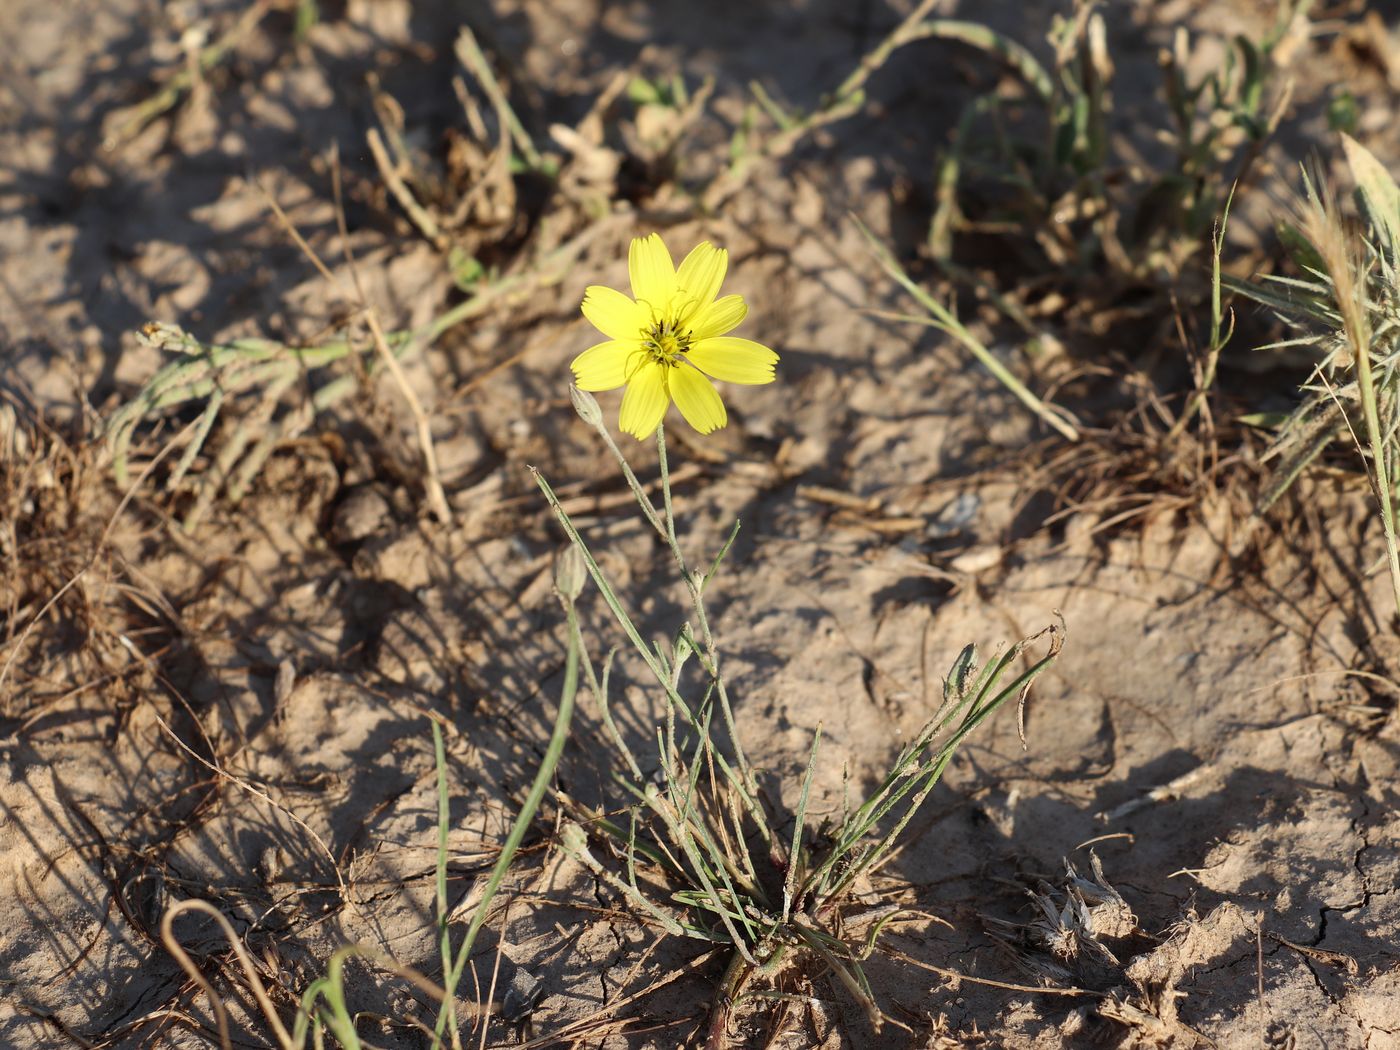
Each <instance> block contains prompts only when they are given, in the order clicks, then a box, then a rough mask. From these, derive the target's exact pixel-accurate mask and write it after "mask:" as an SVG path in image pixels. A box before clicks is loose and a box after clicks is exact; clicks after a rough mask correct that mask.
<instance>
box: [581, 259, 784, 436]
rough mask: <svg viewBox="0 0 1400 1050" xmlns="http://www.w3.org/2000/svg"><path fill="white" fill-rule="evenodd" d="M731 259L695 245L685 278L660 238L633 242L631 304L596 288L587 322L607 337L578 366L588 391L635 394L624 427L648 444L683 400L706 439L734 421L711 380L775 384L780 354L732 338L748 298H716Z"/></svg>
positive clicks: (587, 305)
mask: <svg viewBox="0 0 1400 1050" xmlns="http://www.w3.org/2000/svg"><path fill="white" fill-rule="evenodd" d="M728 265H729V253H728V252H726V251H725V250H724V249H723V248H716V247H715V246H714V245H712V244H711V243H710V242H709V241H705V242H704V243H702V244H698V245H696V247H695V248H694V249H693V250H692V251H691V253H690V254H689V255H687V256H686V257H685V259H684V260H683V261H682V262H681V266H680V269H679V270H677V269H676V267H675V265H674V264H673V263H672V262H671V253H670V252H668V251H667V250H666V245H665V244H664V243H662V240H661V236H660V234H656V233H653V234H652V235H651V236H649V237H639V238H637V239H636V240H634V241H633V242H632V249H631V251H630V252H629V253H628V257H627V269H628V271H629V273H630V275H631V278H632V298H631V299H629V298H628V297H627V296H625V295H623V294H622V293H621V292H619V291H616V290H615V289H612V288H605V287H603V286H602V285H597V284H595V285H590V286H589V288H588V290H587V292H586V294H585V295H584V297H583V316H584V317H586V318H588V320H589V321H591V322H592V323H593V326H594V327H595V328H597V329H598V330H599V331H600V332H602V333H603V334H604V335H605V336H607V337H608V341H607V342H606V343H599V344H598V345H597V346H594V347H590V348H589V349H587V350H585V351H584V352H583V353H581V354H579V355H578V357H576V358H574V360H573V362H572V364H571V365H570V366H569V367H571V368H572V369H573V370H574V376H575V378H576V380H577V383H578V387H579V389H580V390H613V389H615V388H617V387H620V386H624V385H625V386H626V387H627V391H626V393H624V394H623V395H622V416H621V419H620V420H619V424H620V425H621V427H622V429H623V430H624V431H626V432H627V433H629V434H631V435H633V436H634V437H637V438H645V437H648V436H649V435H651V434H654V433H655V432H656V428H657V427H658V426H660V425H661V419H662V417H663V416H665V415H666V408H667V406H669V405H670V403H671V402H672V401H673V400H674V401H675V402H676V407H677V408H679V409H680V410H681V415H683V416H684V417H685V420H686V422H687V423H689V424H690V425H691V426H693V427H694V428H695V429H696V430H698V431H700V433H702V434H708V433H710V432H711V431H712V430H718V429H719V428H720V427H722V426H724V424H725V423H726V422H728V420H729V417H728V414H727V413H726V412H725V410H724V402H723V401H721V400H720V397H719V393H718V392H717V391H716V390H715V388H714V385H713V384H712V383H711V382H710V378H707V377H712V378H714V379H721V380H724V381H725V382H727V383H749V384H759V383H771V382H772V381H773V378H774V373H773V368H774V366H775V365H776V364H777V361H778V355H777V354H775V353H774V352H773V351H772V350H770V349H768V347H766V346H764V345H763V344H762V343H756V342H754V341H753V340H752V339H740V338H738V337H736V336H732V335H728V334H727V333H729V332H731V331H733V330H734V329H735V328H736V327H738V325H739V322H740V321H742V320H743V319H744V315H745V314H747V313H748V312H749V308H748V307H747V306H745V305H744V298H743V296H740V295H726V296H725V297H724V298H723V299H720V298H717V296H718V295H719V286H720V284H721V283H722V282H723V281H724V271H725V269H726V267H728Z"/></svg>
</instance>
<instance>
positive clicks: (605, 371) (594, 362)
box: [569, 339, 641, 390]
mask: <svg viewBox="0 0 1400 1050" xmlns="http://www.w3.org/2000/svg"><path fill="white" fill-rule="evenodd" d="M640 352H641V348H640V346H639V345H638V343H637V340H635V339H612V340H609V341H608V342H606V343H599V344H598V345H597V346H590V347H589V348H588V349H587V350H585V351H584V352H583V353H581V354H579V355H578V357H576V358H574V359H573V360H572V361H571V362H569V367H570V368H572V369H573V370H574V376H575V378H576V380H577V383H578V388H579V389H580V390H615V389H617V388H618V387H620V386H621V385H622V384H623V383H625V382H627V362H628V359H629V358H630V357H631V356H632V355H633V354H635V353H640Z"/></svg>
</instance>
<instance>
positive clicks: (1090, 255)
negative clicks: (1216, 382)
mask: <svg viewBox="0 0 1400 1050" xmlns="http://www.w3.org/2000/svg"><path fill="white" fill-rule="evenodd" d="M1310 6H1311V5H1310V2H1309V0H1294V2H1290V3H1285V4H1282V5H1280V10H1279V14H1278V17H1277V20H1276V23H1275V25H1274V28H1273V29H1272V30H1271V31H1270V32H1269V33H1268V34H1266V35H1265V36H1264V38H1263V39H1261V40H1257V41H1256V40H1250V39H1249V38H1247V37H1245V36H1242V35H1237V36H1235V37H1234V38H1233V39H1230V40H1228V41H1220V42H1218V43H1219V46H1221V47H1222V49H1223V53H1224V57H1223V59H1222V61H1221V62H1220V63H1218V64H1217V65H1215V66H1214V67H1212V68H1211V69H1210V70H1209V71H1207V72H1206V73H1204V74H1203V75H1201V76H1199V77H1196V78H1193V77H1192V76H1191V75H1190V74H1189V73H1188V72H1187V70H1188V66H1189V65H1190V63H1191V59H1192V55H1193V51H1194V49H1195V47H1196V44H1195V43H1193V41H1192V40H1191V38H1190V36H1189V34H1188V33H1187V31H1186V30H1185V29H1184V28H1181V29H1178V30H1177V32H1176V34H1175V36H1174V38H1173V41H1172V46H1171V47H1170V48H1169V49H1167V50H1164V51H1163V53H1162V55H1161V57H1160V65H1161V68H1162V73H1163V84H1162V89H1161V93H1160V100H1161V106H1160V108H1159V112H1160V117H1161V119H1160V122H1159V123H1158V124H1156V125H1151V124H1149V125H1148V127H1146V128H1144V129H1143V131H1142V133H1138V132H1136V131H1134V132H1133V133H1125V134H1120V133H1115V132H1114V131H1113V129H1112V122H1111V113H1112V109H1113V80H1114V73H1115V69H1114V62H1113V58H1112V55H1111V53H1110V47H1109V42H1108V32H1107V26H1106V22H1105V17H1104V14H1103V13H1102V11H1101V10H1100V9H1099V8H1100V5H1099V4H1098V3H1097V0H1076V3H1075V5H1074V10H1073V13H1072V14H1071V15H1070V16H1068V17H1056V18H1055V19H1054V20H1053V22H1052V24H1051V28H1050V31H1049V34H1048V43H1049V45H1050V48H1051V50H1052V55H1053V61H1052V63H1051V64H1049V65H1046V64H1043V63H1042V62H1040V61H1039V60H1038V59H1037V58H1036V57H1035V55H1034V54H1033V53H1032V52H1031V51H1030V50H1029V49H1028V48H1027V47H1025V46H1023V45H1022V44H1021V43H1020V42H1019V41H1016V40H1013V39H1010V38H1008V37H1006V36H1004V35H1002V34H999V33H997V32H995V31H993V30H991V29H990V28H988V27H986V26H982V25H978V24H976V23H973V22H967V21H958V20H951V19H929V20H927V21H924V22H922V23H921V24H920V25H919V27H918V28H917V34H918V35H919V36H921V37H926V38H933V39H941V40H948V41H956V42H957V43H959V44H961V45H963V46H966V47H971V48H974V49H976V50H978V51H980V52H982V53H984V54H985V55H987V56H988V57H990V58H992V59H994V60H995V61H996V62H997V63H998V64H1000V65H1001V66H1003V67H1005V68H1006V69H1007V70H1008V71H1009V72H1010V73H1011V74H1012V78H1011V83H1013V84H1015V85H1016V86H1015V87H1012V88H1009V89H1008V88H1007V87H1006V86H1004V85H1003V86H999V87H998V89H997V90H996V91H994V92H992V93H989V94H985V95H981V96H979V97H977V98H975V99H973V100H972V101H971V102H970V103H969V104H968V105H967V106H966V107H965V109H964V111H963V113H962V115H961V117H960V119H959V121H958V124H957V127H956V130H955V132H954V136H953V142H952V144H951V146H950V147H949V149H948V150H947V151H946V152H945V154H944V155H943V157H942V158H941V160H940V162H939V164H938V166H937V169H936V171H935V175H934V186H933V194H934V201H933V212H932V216H931V218H930V221H929V227H928V233H927V237H926V240H925V245H924V249H925V252H926V254H927V257H928V259H929V260H930V261H931V262H932V263H933V264H934V266H935V267H936V268H937V269H938V270H939V271H941V272H942V273H943V274H944V275H946V276H947V277H948V278H950V279H951V280H952V282H953V283H954V284H956V285H959V286H962V287H964V288H967V289H970V290H972V291H974V292H975V293H976V294H977V295H978V296H979V297H981V298H982V299H983V300H985V301H986V302H987V303H988V304H990V305H991V307H993V308H994V309H995V311H996V312H997V313H998V314H999V315H1000V317H1001V318H1002V319H1004V320H1005V321H1006V322H1008V323H1009V324H1010V325H1011V326H1013V327H1014V328H1015V329H1016V330H1017V331H1018V332H1019V333H1020V335H1021V336H1022V337H1023V342H1024V347H1025V350H1026V352H1027V353H1028V355H1029V356H1030V357H1032V358H1036V357H1040V356H1043V355H1044V354H1046V353H1048V352H1050V351H1055V350H1057V349H1059V348H1061V347H1062V346H1063V345H1064V342H1065V340H1064V339H1063V338H1062V335H1063V334H1064V333H1065V332H1070V333H1075V334H1082V335H1085V336H1088V337H1098V336H1102V335H1103V334H1104V333H1105V332H1107V331H1108V330H1110V329H1113V328H1119V327H1121V325H1122V324H1124V323H1131V322H1136V321H1149V322H1150V321H1151V320H1152V319H1154V318H1161V317H1170V316H1172V314H1173V313H1174V312H1176V311H1177V310H1179V309H1180V308H1182V307H1184V308H1185V309H1187V310H1188V311H1190V310H1194V308H1195V307H1196V306H1197V305H1198V304H1200V303H1203V302H1204V300H1205V298H1206V297H1207V296H1208V295H1209V296H1214V297H1215V301H1214V304H1213V305H1214V306H1215V308H1216V309H1215V312H1216V314H1217V315H1218V314H1219V309H1218V307H1219V302H1218V286H1219V282H1218V279H1216V280H1214V281H1212V283H1211V286H1210V288H1207V287H1206V286H1205V285H1204V284H1203V283H1202V282H1201V281H1200V280H1198V279H1196V277H1195V272H1194V269H1193V267H1194V264H1195V263H1196V262H1197V261H1198V260H1199V258H1200V256H1201V255H1202V254H1203V253H1204V252H1207V251H1211V250H1212V249H1214V251H1215V252H1216V254H1217V256H1218V253H1219V245H1218V243H1216V237H1214V236H1213V235H1212V234H1213V231H1214V230H1215V227H1216V223H1217V220H1218V219H1219V217H1220V216H1221V214H1222V213H1223V212H1224V210H1225V208H1226V206H1227V202H1228V200H1229V198H1230V197H1231V195H1232V194H1233V193H1234V192H1235V191H1236V189H1237V188H1239V187H1242V186H1245V185H1247V184H1248V182H1249V180H1250V178H1251V175H1252V172H1253V170H1254V166H1255V162H1256V160H1257V159H1258V157H1259V155H1260V153H1261V151H1262V150H1263V148H1264V147H1265V145H1266V144H1267V143H1268V141H1269V139H1270V137H1271V136H1272V135H1273V133H1274V131H1275V130H1276V129H1277V127H1278V125H1279V122H1280V121H1281V120H1282V118H1283V115H1284V113H1285V111H1286V107H1287V104H1288V100H1289V97H1290V93H1291V83H1290V82H1289V81H1288V80H1287V79H1286V78H1285V77H1284V76H1283V75H1282V69H1283V66H1284V64H1285V62H1286V60H1287V56H1288V54H1289V53H1290V52H1291V50H1292V49H1293V46H1294V45H1295V43H1296V41H1297V40H1298V39H1300V37H1301V36H1302V34H1303V30H1305V29H1306V26H1307V12H1308V9H1309V7H1310ZM1164 149H1165V159H1164V160H1162V161H1154V160H1152V159H1150V158H1153V157H1155V156H1160V155H1162V153H1163V150H1164ZM978 245H980V246H981V249H983V250H987V249H989V248H990V249H991V250H994V251H995V252H996V256H997V258H998V259H999V260H1000V265H999V266H998V267H997V268H996V272H994V273H991V272H984V271H983V270H981V269H978V268H976V267H975V266H974V264H973V263H972V262H971V261H970V260H971V259H972V258H974V257H975V253H973V252H970V251H968V250H965V249H970V248H973V247H975V246H978ZM881 257H882V260H881V261H882V263H883V264H884V266H885V268H886V270H887V272H889V273H890V274H891V276H892V277H893V278H894V279H895V280H896V281H898V282H899V283H900V284H901V285H902V286H903V287H904V288H905V289H906V290H908V291H909V292H910V293H911V294H912V295H914V297H915V298H916V299H917V300H918V301H919V303H920V305H921V306H923V307H924V309H925V310H926V311H927V314H928V319H927V320H923V319H920V320H921V322H922V323H929V324H933V325H934V326H935V327H938V328H940V329H942V330H944V331H946V332H948V333H949V334H951V335H953V336H954V337H955V338H956V339H957V340H958V341H959V342H960V343H961V344H962V345H963V346H964V348H965V349H967V350H968V351H969V352H970V353H971V354H973V356H974V357H975V358H976V359H977V360H978V361H979V362H980V363H981V364H982V365H983V366H984V367H987V368H988V369H989V371H991V372H992V373H993V375H995V376H996V378H997V379H998V380H999V381H1000V382H1002V383H1003V384H1004V385H1005V386H1006V387H1007V388H1008V389H1009V390H1010V391H1011V392H1012V393H1013V394H1014V395H1015V396H1016V397H1017V398H1018V399H1019V400H1020V401H1021V402H1022V403H1023V404H1025V405H1026V407H1027V408H1029V409H1030V410H1031V411H1032V412H1034V413H1035V414H1036V415H1037V416H1039V417H1040V418H1041V420H1043V421H1044V422H1045V423H1046V424H1047V425H1049V426H1050V427H1052V428H1053V429H1055V430H1056V431H1058V432H1059V433H1060V434H1061V435H1062V436H1064V437H1066V438H1068V439H1070V440H1075V439H1077V437H1078V436H1079V430H1080V428H1079V427H1078V426H1076V425H1075V423H1074V421H1073V420H1072V419H1071V418H1070V417H1069V415H1068V413H1066V411H1065V410H1064V409H1063V408H1061V407H1059V406H1056V405H1052V404H1049V403H1048V402H1047V401H1045V400H1044V399H1042V398H1040V397H1038V396H1036V395H1033V394H1032V393H1031V392H1030V391H1029V390H1028V389H1027V387H1026V386H1025V384H1023V383H1022V382H1020V381H1019V380H1017V379H1015V378H1014V375H1013V373H1012V372H1011V370H1009V369H1008V368H1007V367H1006V366H1005V365H1004V364H1002V363H1001V362H999V361H997V360H996V359H995V358H994V357H993V355H992V354H991V353H990V352H989V351H988V350H986V348H985V347H983V346H982V344H981V343H980V342H979V341H978V340H976V339H975V338H973V337H972V336H971V335H970V334H969V333H968V330H967V328H966V327H965V326H964V325H963V324H961V322H959V321H958V320H957V318H956V316H955V315H954V313H953V311H952V309H951V308H949V307H944V306H943V305H942V304H941V303H939V302H938V301H937V300H935V299H934V298H933V297H932V296H931V295H930V294H929V293H928V292H927V291H925V290H924V289H923V288H922V287H921V286H920V285H919V284H918V283H917V282H916V281H915V280H914V278H912V277H911V276H910V274H909V272H908V271H907V270H906V269H905V268H904V266H902V265H901V264H900V263H899V262H898V261H896V260H895V259H894V257H893V255H892V254H891V253H889V252H888V251H883V250H882V251H881ZM1125 300H1131V304H1130V305H1125ZM911 320H913V319H912V318H911ZM1056 329H1058V330H1059V332H1060V334H1057V332H1056ZM1212 341H1213V342H1214V339H1213V340H1212ZM1217 352H1218V348H1217ZM1207 356H1209V352H1208V353H1207ZM1209 370H1210V371H1212V372H1213V368H1212V369H1209ZM1196 378H1197V379H1198V380H1199V379H1201V378H1203V377H1202V376H1197V377H1196ZM1210 378H1211V379H1213V374H1212V375H1211V376H1210ZM1199 407H1200V399H1199V398H1195V399H1193V407H1192V408H1191V409H1189V410H1188V414H1194V413H1195V412H1196V411H1198V410H1199Z"/></svg>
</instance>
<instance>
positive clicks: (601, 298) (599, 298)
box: [583, 284, 651, 339]
mask: <svg viewBox="0 0 1400 1050" xmlns="http://www.w3.org/2000/svg"><path fill="white" fill-rule="evenodd" d="M583 316H584V317H586V318H588V320H589V321H590V322H591V323H592V325H593V327H594V328H596V329H598V331H600V332H602V333H603V334H604V335H605V336H607V337H608V338H609V339H636V338H637V337H638V336H639V335H641V332H642V329H643V328H644V327H645V326H646V324H647V323H648V321H650V319H651V311H649V310H648V309H647V308H646V307H645V306H643V305H641V304H640V303H634V302H633V301H632V300H631V299H629V298H627V296H625V295H623V294H622V293H621V292H619V291H618V290H617V289H616V288H607V287H604V286H603V285H601V284H590V285H589V286H588V290H587V291H585V292H584V294H583Z"/></svg>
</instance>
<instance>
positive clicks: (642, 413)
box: [618, 361, 671, 439]
mask: <svg viewBox="0 0 1400 1050" xmlns="http://www.w3.org/2000/svg"><path fill="white" fill-rule="evenodd" d="M669 371H671V368H670V367H669V366H667V365H659V364H657V363H656V362H655V361H647V362H646V363H645V364H644V365H642V366H641V367H640V368H638V369H637V370H636V371H634V372H633V373H632V377H631V378H630V379H629V380H628V382H627V393H625V394H623V395H622V415H621V417H620V418H619V419H618V425H619V426H620V427H622V429H623V431H624V432H626V433H628V434H631V435H632V436H633V437H634V438H638V439H641V438H645V437H650V436H651V435H652V434H654V433H656V428H657V427H659V426H660V425H661V417H662V416H664V415H665V414H666V406H667V405H669V404H670V403H671V395H670V394H669V393H667V391H666V373H667V372H669Z"/></svg>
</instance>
